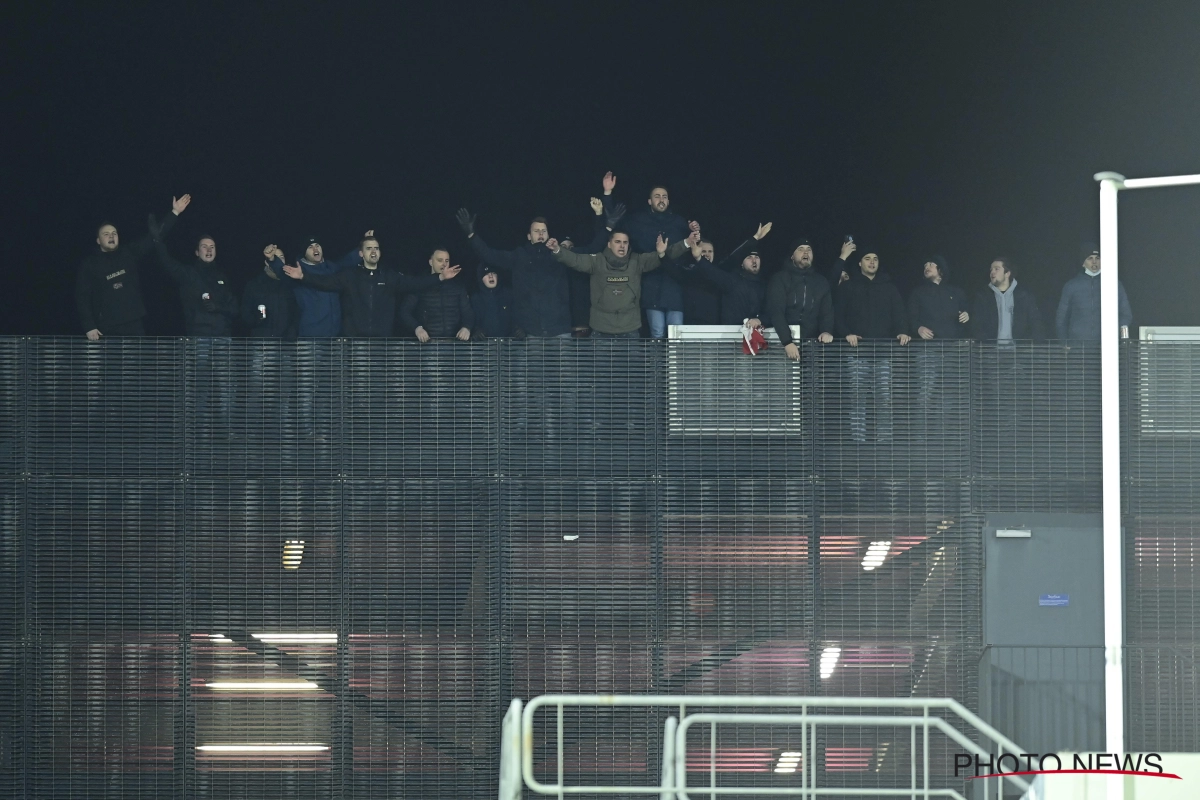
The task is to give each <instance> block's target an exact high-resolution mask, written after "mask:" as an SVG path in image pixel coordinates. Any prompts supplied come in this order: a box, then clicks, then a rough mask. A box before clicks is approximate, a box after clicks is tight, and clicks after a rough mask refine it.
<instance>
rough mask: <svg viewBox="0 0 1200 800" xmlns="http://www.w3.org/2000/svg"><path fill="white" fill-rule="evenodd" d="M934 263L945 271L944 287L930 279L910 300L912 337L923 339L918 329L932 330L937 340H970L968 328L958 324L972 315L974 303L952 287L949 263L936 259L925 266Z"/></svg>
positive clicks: (942, 272) (919, 287)
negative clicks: (963, 316) (963, 315)
mask: <svg viewBox="0 0 1200 800" xmlns="http://www.w3.org/2000/svg"><path fill="white" fill-rule="evenodd" d="M929 261H932V262H934V263H935V264H937V265H938V269H939V270H940V271H941V274H942V279H941V282H940V283H934V282H933V281H931V280H929V279H928V278H925V279H924V282H923V283H922V284H921V285H920V286H918V287H917V288H915V289H913V290H912V293H910V294H909V296H908V324H909V328H910V331H909V332H910V333H911V334H912V335H913V337H915V338H920V334H919V333H917V329H918V328H929V330H931V331H933V340H934V341H938V340H939V339H966V338H969V335H968V333H967V326H966V324H965V323H962V322H959V321H958V315H959V314H961V313H962V312H964V311H969V309H970V306H971V304H970V302H968V300H967V293H966V292H964V291H963V290H962V289H960V288H958V287H957V286H951V285H950V283H949V280H948V279H949V277H950V266H949V265H948V264H947V263H946V259H944V258H942V257H941V256H934V257H933V258H930V259H927V260H926V261H923V262H922V263H923V264H925V263H928V262H929Z"/></svg>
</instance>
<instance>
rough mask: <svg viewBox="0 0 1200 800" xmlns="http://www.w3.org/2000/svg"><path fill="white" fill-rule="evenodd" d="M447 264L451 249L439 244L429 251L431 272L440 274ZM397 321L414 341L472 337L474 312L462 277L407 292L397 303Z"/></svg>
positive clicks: (462, 339) (448, 264) (463, 340)
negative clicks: (398, 317) (417, 292)
mask: <svg viewBox="0 0 1200 800" xmlns="http://www.w3.org/2000/svg"><path fill="white" fill-rule="evenodd" d="M449 266H450V252H449V251H448V250H443V249H441V248H440V247H439V248H438V249H436V250H434V251H433V252H432V253H430V255H429V269H430V274H431V275H441V274H442V273H443V272H445V271H446V268H447V267H449ZM400 324H401V325H403V326H404V328H405V330H409V331H412V332H413V334H415V335H416V337H417V341H419V342H428V341H429V340H430V339H449V338H450V337H451V336H453V337H454V338H456V339H458V340H459V341H460V342H465V341H467V340H468V339H470V338H471V329H472V328H474V327H475V312H474V311H472V310H471V299H470V298H469V297H468V296H467V287H466V286H464V285H463V284H462V281H450V280H448V281H439V282H437V283H435V284H434V285H432V286H430V287H429V288H427V289H425V290H424V291H422V292H420V293H419V294H416V293H414V294H410V295H409V296H408V297H406V298H404V302H403V303H401V304H400Z"/></svg>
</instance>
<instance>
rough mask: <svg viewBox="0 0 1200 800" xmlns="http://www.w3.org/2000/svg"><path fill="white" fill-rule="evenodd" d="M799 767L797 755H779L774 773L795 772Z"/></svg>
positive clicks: (798, 755)
mask: <svg viewBox="0 0 1200 800" xmlns="http://www.w3.org/2000/svg"><path fill="white" fill-rule="evenodd" d="M799 767H800V754H799V753H790V752H789V753H780V754H779V761H778V762H777V763H776V764H775V771H776V772H778V773H788V772H795V771H796V770H797V769H799Z"/></svg>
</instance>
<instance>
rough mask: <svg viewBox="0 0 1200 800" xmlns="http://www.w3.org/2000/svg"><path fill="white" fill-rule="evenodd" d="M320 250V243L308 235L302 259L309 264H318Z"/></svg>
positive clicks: (319, 261)
mask: <svg viewBox="0 0 1200 800" xmlns="http://www.w3.org/2000/svg"><path fill="white" fill-rule="evenodd" d="M322 252H323V251H322V250H321V243H320V242H318V241H317V240H316V238H315V237H311V236H310V237H309V238H308V239H307V240H306V244H305V245H304V260H305V261H307V262H308V263H310V264H320V263H321V253H322Z"/></svg>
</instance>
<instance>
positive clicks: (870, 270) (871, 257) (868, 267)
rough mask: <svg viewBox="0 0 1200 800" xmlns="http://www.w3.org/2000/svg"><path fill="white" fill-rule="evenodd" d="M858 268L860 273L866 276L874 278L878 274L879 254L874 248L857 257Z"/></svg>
mask: <svg viewBox="0 0 1200 800" xmlns="http://www.w3.org/2000/svg"><path fill="white" fill-rule="evenodd" d="M858 268H859V269H860V270H861V271H862V274H863V275H865V276H867V277H868V278H874V277H875V276H876V275H878V274H879V254H878V253H876V252H875V251H874V250H868V251H866V252H865V253H863V254H862V256H861V257H860V258H859V259H858Z"/></svg>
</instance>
